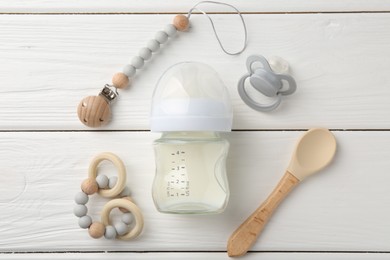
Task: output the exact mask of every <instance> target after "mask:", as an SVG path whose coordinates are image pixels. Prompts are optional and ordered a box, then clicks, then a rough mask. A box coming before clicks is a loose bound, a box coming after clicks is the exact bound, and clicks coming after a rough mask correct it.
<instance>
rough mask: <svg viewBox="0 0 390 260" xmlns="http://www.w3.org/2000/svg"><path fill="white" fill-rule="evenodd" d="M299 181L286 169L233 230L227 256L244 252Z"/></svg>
mask: <svg viewBox="0 0 390 260" xmlns="http://www.w3.org/2000/svg"><path fill="white" fill-rule="evenodd" d="M298 183H299V180H298V179H297V178H296V177H295V176H294V175H292V174H291V173H290V172H288V171H286V173H285V174H284V176H283V177H282V179H281V180H280V181H279V183H278V185H277V186H276V187H275V189H274V190H273V191H272V193H271V194H270V195H269V196H268V198H267V199H266V200H265V201H264V202H263V204H261V205H260V207H258V208H257V209H256V210H255V211H254V212H253V213H252V215H250V216H249V217H248V218H247V219H246V220H245V221H244V222H243V223H242V224H241V225H240V226H239V227H238V228H237V229H236V231H234V232H233V234H232V235H231V236H230V238H229V240H228V245H227V252H228V255H229V256H241V255H244V254H246V252H247V251H248V250H249V249H250V247H251V246H252V245H253V244H254V242H255V241H256V238H257V237H258V236H259V235H260V232H261V231H262V230H263V228H264V226H265V224H266V223H267V222H268V220H269V218H270V217H271V216H272V213H273V211H274V210H275V209H276V208H277V207H278V205H279V204H280V202H282V200H283V199H284V198H285V197H286V196H287V194H289V192H290V191H292V190H293V188H294V187H295V186H296V185H297V184H298Z"/></svg>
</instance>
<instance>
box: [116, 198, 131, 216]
mask: <svg viewBox="0 0 390 260" xmlns="http://www.w3.org/2000/svg"><path fill="white" fill-rule="evenodd" d="M122 199H125V200H128V201H131V202H133V203H134V200H133V199H132V198H130V197H123V198H122ZM134 204H135V203H134ZM119 210H120V211H122V212H123V213H128V212H129V211H128V210H127V209H125V208H119Z"/></svg>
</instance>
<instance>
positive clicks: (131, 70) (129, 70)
mask: <svg viewBox="0 0 390 260" xmlns="http://www.w3.org/2000/svg"><path fill="white" fill-rule="evenodd" d="M123 73H125V74H126V76H127V77H133V76H134V75H135V73H136V68H135V67H134V66H133V65H131V64H127V65H125V66H124V67H123Z"/></svg>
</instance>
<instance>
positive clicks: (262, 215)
mask: <svg viewBox="0 0 390 260" xmlns="http://www.w3.org/2000/svg"><path fill="white" fill-rule="evenodd" d="M335 153H336V139H335V138H334V136H333V135H332V133H331V132H330V131H329V130H328V129H323V128H314V129H310V130H308V131H307V132H306V133H305V134H304V135H303V136H302V137H301V139H300V140H299V142H298V144H297V146H296V148H295V151H294V154H293V156H292V158H291V161H290V164H289V166H288V168H287V171H286V173H285V174H284V176H283V177H282V179H281V180H280V181H279V183H278V185H277V186H276V187H275V189H274V190H273V191H272V193H271V194H270V195H269V196H268V198H267V199H266V200H265V201H264V202H263V204H261V205H260V207H259V208H257V209H256V210H255V212H253V213H252V215H250V216H249V217H248V218H247V219H246V220H245V221H244V223H242V224H241V225H240V226H239V227H238V228H237V229H236V231H234V233H233V234H232V235H231V236H230V238H229V241H228V245H227V252H228V255H229V256H241V255H244V254H246V252H247V251H248V250H249V249H250V247H251V246H252V245H253V244H254V242H255V241H256V239H257V237H258V236H259V234H260V232H261V231H262V230H263V228H264V226H265V224H266V223H267V222H268V220H269V218H270V217H271V215H272V213H273V211H274V210H275V209H276V208H277V206H278V205H279V203H280V202H282V200H283V199H284V198H285V197H286V195H287V194H289V192H290V191H291V190H292V189H293V188H294V187H295V186H296V185H297V184H298V183H299V182H300V181H302V180H303V179H305V178H306V177H308V176H310V175H311V174H313V173H315V172H318V171H319V170H321V169H323V168H324V167H325V166H327V165H328V164H329V163H330V162H331V161H332V159H333V157H334V154H335Z"/></svg>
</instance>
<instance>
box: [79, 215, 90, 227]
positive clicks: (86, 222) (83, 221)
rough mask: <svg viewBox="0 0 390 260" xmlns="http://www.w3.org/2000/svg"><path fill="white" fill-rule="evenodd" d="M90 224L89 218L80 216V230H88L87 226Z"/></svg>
mask: <svg viewBox="0 0 390 260" xmlns="http://www.w3.org/2000/svg"><path fill="white" fill-rule="evenodd" d="M91 224H92V218H91V217H90V216H88V215H87V216H82V217H81V218H79V226H80V227H81V228H89V226H90V225H91Z"/></svg>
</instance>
